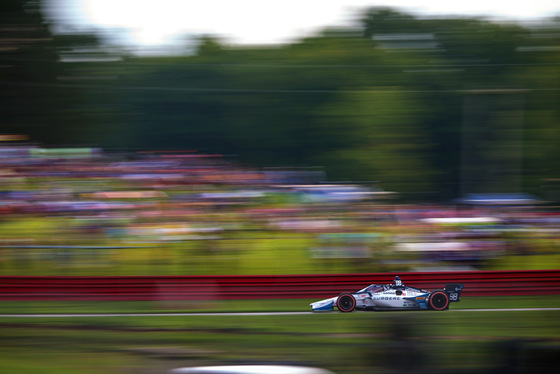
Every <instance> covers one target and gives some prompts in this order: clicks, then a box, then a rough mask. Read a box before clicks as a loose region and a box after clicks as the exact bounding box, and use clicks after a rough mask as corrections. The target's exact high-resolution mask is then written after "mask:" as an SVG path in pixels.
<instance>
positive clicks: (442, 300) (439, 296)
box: [428, 290, 449, 310]
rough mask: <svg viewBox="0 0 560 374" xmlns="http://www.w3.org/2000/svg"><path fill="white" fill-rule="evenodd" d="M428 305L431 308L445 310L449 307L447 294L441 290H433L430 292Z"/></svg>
mask: <svg viewBox="0 0 560 374" xmlns="http://www.w3.org/2000/svg"><path fill="white" fill-rule="evenodd" d="M428 307H429V308H430V309H432V310H445V309H447V308H448V307H449V296H448V295H447V293H446V292H445V291H443V290H435V291H433V292H432V293H431V294H430V299H429V300H428Z"/></svg>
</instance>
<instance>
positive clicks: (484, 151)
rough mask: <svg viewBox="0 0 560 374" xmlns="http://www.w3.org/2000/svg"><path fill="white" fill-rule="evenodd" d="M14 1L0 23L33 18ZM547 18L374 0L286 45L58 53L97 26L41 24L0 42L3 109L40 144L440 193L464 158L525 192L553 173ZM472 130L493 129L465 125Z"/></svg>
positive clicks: (552, 62)
mask: <svg viewBox="0 0 560 374" xmlns="http://www.w3.org/2000/svg"><path fill="white" fill-rule="evenodd" d="M24 3H25V2H23V1H17V0H12V1H10V2H8V3H6V4H9V5H10V6H12V7H13V9H12V12H11V13H9V14H11V15H6V16H4V15H3V16H4V17H3V18H2V19H3V22H7V23H10V22H12V23H13V22H17V20H19V19H20V18H21V17H23V18H21V19H24V23H25V24H33V25H39V24H42V19H41V18H40V14H38V13H37V12H34V13H33V12H32V13H29V12H27V13H22V9H23V8H22V4H24ZM14 9H16V11H13V10H14ZM14 12H15V13H14ZM10 17H11V18H10ZM558 29H559V26H558V22H557V21H556V22H554V21H548V23H546V22H545V21H544V20H543V23H542V25H536V26H535V25H531V26H527V25H518V24H512V23H509V24H504V23H497V22H492V21H489V20H485V19H481V18H437V19H423V18H417V17H415V16H413V15H411V14H407V13H405V12H401V11H398V10H394V9H391V8H372V9H367V10H365V11H364V12H363V15H362V16H361V17H359V20H358V21H357V23H356V24H355V25H354V26H353V28H350V29H348V30H339V31H336V32H335V31H331V30H329V29H326V30H325V31H324V32H322V33H318V34H317V35H316V36H313V37H308V38H306V39H302V40H300V41H297V42H295V43H293V44H291V45H283V46H274V47H261V48H254V47H253V48H252V47H232V46H228V45H227V44H226V43H225V42H224V41H222V40H220V39H217V38H214V37H212V36H204V37H201V38H200V39H199V40H198V44H197V45H196V46H195V48H193V49H192V50H194V51H195V53H194V54H192V55H185V56H162V57H138V56H136V57H134V56H127V57H125V58H123V60H122V61H112V62H107V61H105V62H94V61H84V62H82V63H72V64H70V63H64V64H61V63H59V62H57V54H58V55H59V56H60V53H62V52H64V53H66V54H68V53H74V54H75V53H76V49H79V48H77V47H80V46H85V47H88V48H91V47H94V48H98V49H99V47H102V46H103V40H102V38H101V37H96V36H95V35H91V34H76V35H71V34H69V35H55V36H54V39H53V40H52V41H49V40H51V39H50V34H49V32H48V29H47V28H45V27H43V26H41V27H40V28H37V30H40V31H37V33H39V34H37V35H35V36H32V35H29V36H26V37H30V38H31V37H33V38H34V40H35V39H36V38H38V39H36V40H41V42H37V43H26V44H25V48H23V49H18V52H13V53H16V54H15V55H14V54H13V53H12V52H2V54H1V55H0V58H2V59H3V61H8V60H10V61H12V60H13V61H15V60H17V61H20V62H22V61H25V63H19V62H18V64H10V69H3V74H4V73H5V74H7V75H6V76H3V77H2V81H8V82H11V83H10V90H4V91H3V92H4V93H3V94H2V95H3V96H2V97H4V98H5V99H6V100H7V101H4V103H6V104H5V105H4V106H3V107H2V123H3V125H4V128H5V129H6V131H7V132H26V133H29V134H30V135H31V137H32V139H33V140H34V141H37V142H42V143H46V144H47V145H55V144H61V143H62V142H67V143H73V144H88V145H96V146H101V147H106V148H118V149H175V150H176V149H198V150H202V151H207V152H216V153H222V154H233V155H237V156H238V157H239V158H240V159H241V160H242V161H245V162H248V163H251V164H254V165H256V166H274V165H282V166H287V165H291V166H294V165H311V166H322V167H324V168H325V170H327V171H328V177H329V178H330V179H338V180H356V179H360V180H381V181H382V182H383V183H387V184H388V185H390V186H394V187H395V188H396V189H398V190H399V191H402V192H407V191H408V192H410V191H416V192H426V191H436V194H437V196H438V197H440V198H441V199H443V200H447V199H449V198H453V197H456V196H457V195H458V194H459V193H460V192H461V191H463V192H464V190H465V187H466V186H467V185H468V183H470V182H469V181H466V182H465V180H464V178H463V180H462V179H461V178H462V177H464V176H465V175H468V174H469V173H468V171H469V170H470V169H469V168H470V167H471V166H472V164H476V165H477V167H478V169H476V170H474V169H473V170H474V171H473V173H472V174H473V175H476V178H477V179H478V180H477V182H480V183H478V185H479V186H481V187H480V188H485V189H490V187H491V189H495V190H498V191H509V190H512V189H514V190H526V191H527V192H533V193H539V192H543V191H540V190H539V189H540V186H542V183H541V181H542V180H543V179H550V178H556V177H557V175H558V172H559V170H558V166H557V164H556V163H555V162H554V160H555V159H556V158H557V157H554V156H555V155H556V154H557V151H558V147H556V144H557V140H558V139H557V136H556V134H557V133H558V132H557V131H556V132H555V131H554V129H556V127H557V126H558V121H559V118H560V112H559V109H558V106H557V105H556V104H557V102H558V92H559V91H558V87H557V86H558V64H559V63H560V60H559V57H560V55H559V54H558V51H557V50H555V49H554V48H555V46H556V45H557V39H558V37H557V36H555V35H557V30H558ZM20 33H21V36H23V33H24V29H23V28H22V29H20ZM101 50H102V48H101ZM72 51H74V52H72ZM96 55H98V54H96ZM39 61H41V63H39ZM39 82H40V83H41V85H39V84H38V83H39ZM45 82H50V83H49V84H47V85H45V84H44V83H45ZM511 89H515V90H516V92H518V93H519V94H516V95H512V94H511V92H513V91H508V90H511ZM481 90H486V91H484V92H485V94H484V95H483V96H477V95H480V92H481ZM473 97H479V98H482V99H481V100H478V101H476V100H474V101H473V100H472V98H473ZM473 103H474V104H473ZM503 103H506V105H503ZM29 107H33V108H34V109H36V110H35V111H34V112H32V113H31V112H29V111H27V108H29ZM511 119H514V121H511ZM485 129H487V131H486V133H493V134H497V136H494V137H491V138H489V139H487V142H485V143H480V144H477V143H476V140H477V139H474V140H473V139H470V140H469V138H467V139H466V138H465V133H471V134H480V133H484V131H483V130H485ZM47 130H48V131H47ZM471 130H472V131H471ZM479 130H481V132H480V131H479ZM469 131H471V132H469ZM502 135H503V136H502ZM473 144H474V145H475V146H473ZM469 152H471V153H470V154H469ZM473 154H474V155H476V157H477V158H473V159H471V158H470V155H473ZM469 160H470V161H469ZM469 162H470V164H469ZM519 165H522V169H519V167H518V166H519ZM496 168H498V169H499V176H498V175H497V173H496V171H495V170H496ZM465 170H467V173H464V171H465ZM500 170H501V171H500ZM462 173H463V174H462ZM513 180H522V182H523V183H522V184H516V182H512V181H513ZM460 182H462V183H464V185H463V186H460V185H459V183H460ZM465 183H467V184H465Z"/></svg>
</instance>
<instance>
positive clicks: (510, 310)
mask: <svg viewBox="0 0 560 374" xmlns="http://www.w3.org/2000/svg"><path fill="white" fill-rule="evenodd" d="M534 311H560V308H504V309H450V310H448V311H446V312H448V313H449V312H451V313H453V312H534ZM405 312H406V313H409V312H415V311H405ZM430 312H431V313H437V312H432V311H430ZM332 313H340V312H338V311H332V312H331V311H328V312H235V313H227V312H224V313H92V314H81V313H77V314H0V318H75V317H189V316H192V317H195V316H279V315H305V314H332ZM352 313H376V312H365V311H355V312H352ZM377 313H391V312H377ZM345 314H346V313H345Z"/></svg>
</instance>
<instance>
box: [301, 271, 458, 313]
mask: <svg viewBox="0 0 560 374" xmlns="http://www.w3.org/2000/svg"><path fill="white" fill-rule="evenodd" d="M462 291H463V285H462V284H455V283H453V284H446V285H445V287H444V288H443V289H437V290H433V291H427V290H422V289H419V288H415V287H409V286H405V285H404V284H403V282H402V280H401V279H400V278H399V277H398V276H397V277H395V280H394V283H393V284H372V285H369V286H367V287H365V288H362V289H361V290H359V291H356V292H352V293H350V292H343V293H341V294H340V295H338V296H335V297H331V298H329V299H325V300H320V301H316V302H314V303H311V304H309V305H310V306H311V309H312V310H313V311H314V312H318V311H330V310H334V307H336V308H337V309H338V310H339V311H341V312H351V311H353V310H354V309H358V310H446V309H449V304H450V303H451V302H458V301H460V296H461V292H462Z"/></svg>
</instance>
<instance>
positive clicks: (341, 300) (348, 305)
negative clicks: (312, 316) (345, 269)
mask: <svg viewBox="0 0 560 374" xmlns="http://www.w3.org/2000/svg"><path fill="white" fill-rule="evenodd" d="M336 307H337V308H338V310H340V311H341V312H351V311H353V310H354V308H355V307H356V299H355V298H354V296H352V294H350V293H347V292H345V293H341V294H340V296H338V299H337V300H336Z"/></svg>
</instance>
